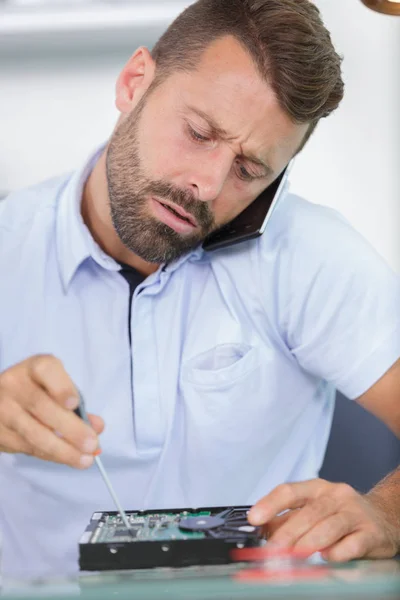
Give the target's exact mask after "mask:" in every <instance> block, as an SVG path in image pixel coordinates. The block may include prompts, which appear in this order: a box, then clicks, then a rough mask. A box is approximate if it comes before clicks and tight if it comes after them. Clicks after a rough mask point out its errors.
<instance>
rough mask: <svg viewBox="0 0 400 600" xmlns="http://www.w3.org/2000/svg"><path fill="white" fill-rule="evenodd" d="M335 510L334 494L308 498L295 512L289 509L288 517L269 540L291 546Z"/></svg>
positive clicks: (336, 506)
mask: <svg viewBox="0 0 400 600" xmlns="http://www.w3.org/2000/svg"><path fill="white" fill-rule="evenodd" d="M337 510H338V505H337V500H336V497H335V496H334V495H331V494H325V495H324V496H321V497H320V498H318V499H317V500H310V501H309V502H308V503H307V504H306V505H305V506H303V507H302V508H301V509H299V510H297V511H296V512H295V513H294V512H293V511H291V513H290V519H288V520H287V521H286V522H285V523H284V524H282V526H281V527H280V528H279V529H277V530H276V531H275V533H274V535H273V536H272V537H270V541H272V542H274V543H276V544H279V545H280V546H293V545H294V544H296V543H297V542H298V541H299V540H300V538H302V537H303V536H304V535H306V534H307V532H309V531H310V530H312V529H313V528H314V527H315V526H316V525H317V524H318V523H320V522H323V521H324V520H326V519H327V518H328V517H329V516H331V515H334V514H335V513H336V512H337ZM332 541H335V540H332Z"/></svg>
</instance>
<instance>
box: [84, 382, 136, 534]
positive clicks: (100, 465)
mask: <svg viewBox="0 0 400 600" xmlns="http://www.w3.org/2000/svg"><path fill="white" fill-rule="evenodd" d="M78 393H79V406H78V408H76V409H75V410H74V413H75V414H76V415H78V417H80V418H81V419H82V420H83V421H85V423H87V424H88V425H89V426H91V425H90V421H89V417H88V415H87V412H86V408H85V402H84V400H83V396H82V394H81V392H80V391H79V390H78ZM94 460H95V463H96V465H97V467H98V469H99V471H100V473H101V476H102V478H103V480H104V483H105V484H106V486H107V489H108V491H109V492H110V496H111V498H112V499H113V501H114V504H115V506H116V507H117V510H118V512H119V514H120V516H121V519H122V522H123V524H124V525H125V527H126V528H127V530H128V531H129V533H130V534H131V535H132V532H131V526H130V524H129V521H128V517H127V516H126V513H125V511H124V509H123V508H122V506H121V503H120V501H119V500H118V496H117V494H116V493H115V490H114V488H113V486H112V484H111V481H110V479H109V477H108V475H107V472H106V470H105V468H104V466H103V463H102V461H101V459H100V457H99V456H96V457H95V459H94Z"/></svg>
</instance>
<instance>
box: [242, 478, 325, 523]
mask: <svg viewBox="0 0 400 600" xmlns="http://www.w3.org/2000/svg"><path fill="white" fill-rule="evenodd" d="M330 486H332V484H331V483H329V482H328V481H324V480H323V479H311V480H309V481H301V482H296V483H283V484H281V485H278V487H276V488H275V489H274V490H272V492H270V493H269V494H268V495H267V496H264V498H262V499H261V500H260V501H259V502H257V504H255V505H254V506H253V507H252V508H251V509H250V511H249V514H248V516H247V518H248V520H249V523H251V525H263V524H264V523H268V521H269V520H270V519H272V518H273V517H275V516H276V515H279V513H281V512H283V511H284V510H288V509H294V508H301V507H302V506H304V504H305V503H306V502H307V501H308V500H310V499H314V498H318V496H320V495H321V494H323V493H325V492H326V491H327V489H328V488H329V487H330Z"/></svg>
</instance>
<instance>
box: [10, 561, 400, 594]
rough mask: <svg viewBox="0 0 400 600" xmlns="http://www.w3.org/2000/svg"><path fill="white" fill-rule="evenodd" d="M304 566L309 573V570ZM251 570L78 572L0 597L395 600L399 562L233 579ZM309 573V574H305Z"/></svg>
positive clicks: (13, 588) (15, 586)
mask: <svg viewBox="0 0 400 600" xmlns="http://www.w3.org/2000/svg"><path fill="white" fill-rule="evenodd" d="M308 567H309V568H308ZM249 568H250V569H251V568H253V569H254V568H255V565H247V564H243V563H241V564H239V565H226V566H216V567H187V568H184V569H152V570H140V571H109V572H103V573H82V574H80V575H79V576H77V577H70V578H64V579H54V580H36V581H31V582H25V583H23V582H21V581H20V582H11V581H8V582H7V581H6V582H3V589H2V593H1V598H2V599H3V600H4V599H9V600H11V598H12V599H13V600H15V599H16V598H26V599H28V598H29V599H31V598H32V599H33V598H36V599H37V598H40V599H44V598H45V599H46V600H62V599H63V600H65V598H69V597H71V598H72V597H77V596H79V597H80V598H84V599H94V598H96V600H103V599H104V600H111V598H112V597H115V596H117V598H118V600H125V599H126V600H128V598H129V600H133V599H135V598H138V599H139V598H140V599H143V600H153V599H154V600H162V599H171V600H172V599H174V600H183V599H185V600H205V599H207V600H214V599H215V600H228V599H229V600H252V599H259V598H268V599H274V598H277V599H278V598H279V600H285V599H286V598H307V599H309V598H314V597H315V598H318V599H321V598H324V599H326V600H331V599H332V600H338V598H340V599H350V598H351V599H352V600H357V599H358V598H359V599H360V600H361V599H363V600H365V599H371V600H372V599H374V600H375V599H377V600H378V599H379V600H380V599H382V598H384V599H386V600H399V598H400V560H384V561H354V562H351V563H346V564H341V565H340V564H337V565H327V564H317V565H312V564H311V565H309V566H307V567H306V569H304V568H303V571H302V573H301V574H300V577H299V574H298V570H297V574H296V573H293V572H291V571H290V570H288V569H287V567H286V568H285V569H284V570H283V571H281V574H277V573H276V572H274V571H271V570H269V571H268V572H267V573H269V576H268V577H267V579H265V580H263V581H256V582H255V581H243V580H238V573H241V575H242V576H243V571H244V570H245V571H246V570H247V572H248V571H249ZM307 569H308V572H307Z"/></svg>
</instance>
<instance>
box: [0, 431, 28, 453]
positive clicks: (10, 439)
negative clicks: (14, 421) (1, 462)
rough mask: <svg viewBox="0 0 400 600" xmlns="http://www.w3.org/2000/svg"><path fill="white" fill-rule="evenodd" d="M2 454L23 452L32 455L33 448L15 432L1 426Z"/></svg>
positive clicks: (0, 448)
mask: <svg viewBox="0 0 400 600" xmlns="http://www.w3.org/2000/svg"><path fill="white" fill-rule="evenodd" d="M0 452H22V453H23V454H31V452H32V448H31V447H30V446H29V444H27V442H25V441H24V440H23V439H22V438H21V437H20V436H19V435H18V434H16V433H15V432H14V431H10V430H9V429H7V427H4V425H0Z"/></svg>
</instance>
